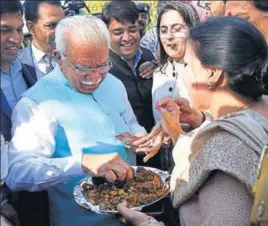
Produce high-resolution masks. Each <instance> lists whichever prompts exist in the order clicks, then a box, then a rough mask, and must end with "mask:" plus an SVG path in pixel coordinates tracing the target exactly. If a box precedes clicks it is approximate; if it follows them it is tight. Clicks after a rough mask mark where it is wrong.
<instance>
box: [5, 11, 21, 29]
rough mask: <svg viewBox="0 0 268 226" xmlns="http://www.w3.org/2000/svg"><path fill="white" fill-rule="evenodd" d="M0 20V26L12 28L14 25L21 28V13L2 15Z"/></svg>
mask: <svg viewBox="0 0 268 226" xmlns="http://www.w3.org/2000/svg"><path fill="white" fill-rule="evenodd" d="M0 18H1V20H0V21H1V26H14V24H15V23H16V26H18V27H20V26H23V20H22V13H21V12H15V13H2V14H1V15H0Z"/></svg>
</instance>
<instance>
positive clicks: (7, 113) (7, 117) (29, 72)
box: [0, 64, 37, 141]
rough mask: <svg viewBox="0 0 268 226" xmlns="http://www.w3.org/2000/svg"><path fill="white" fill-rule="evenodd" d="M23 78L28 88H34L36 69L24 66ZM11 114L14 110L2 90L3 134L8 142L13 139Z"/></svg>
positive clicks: (0, 113) (1, 113) (0, 112)
mask: <svg viewBox="0 0 268 226" xmlns="http://www.w3.org/2000/svg"><path fill="white" fill-rule="evenodd" d="M22 76H23V78H24V79H25V81H26V84H27V86H28V88H30V87H31V86H33V85H34V84H35V82H36V81H37V77H36V73H35V68H34V67H32V66H29V65H26V64H22ZM11 114H12V110H11V108H10V106H9V103H8V101H7V98H6V96H5V94H4V92H3V91H2V89H1V111H0V116H1V132H2V134H3V136H4V138H5V140H6V141H10V139H11Z"/></svg>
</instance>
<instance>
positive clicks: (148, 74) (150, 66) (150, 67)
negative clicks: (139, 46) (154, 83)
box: [139, 61, 158, 79]
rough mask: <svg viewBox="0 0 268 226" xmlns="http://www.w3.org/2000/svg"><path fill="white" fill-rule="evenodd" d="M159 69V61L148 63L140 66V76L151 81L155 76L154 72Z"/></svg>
mask: <svg viewBox="0 0 268 226" xmlns="http://www.w3.org/2000/svg"><path fill="white" fill-rule="evenodd" d="M157 67H158V63H157V61H151V62H150V61H146V62H144V63H143V64H141V65H140V67H139V71H140V76H141V77H143V78H146V79H150V78H152V76H153V73H154V70H155V69H156V68H157Z"/></svg>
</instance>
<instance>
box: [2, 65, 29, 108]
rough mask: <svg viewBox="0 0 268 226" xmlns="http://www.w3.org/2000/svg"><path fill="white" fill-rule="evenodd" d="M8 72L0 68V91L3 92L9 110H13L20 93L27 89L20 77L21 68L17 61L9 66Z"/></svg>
mask: <svg viewBox="0 0 268 226" xmlns="http://www.w3.org/2000/svg"><path fill="white" fill-rule="evenodd" d="M9 67H10V70H9V72H7V71H4V70H3V69H2V68H1V90H2V91H3V92H4V94H5V96H6V98H7V101H8V103H9V105H10V108H11V109H12V110H13V109H14V107H15V105H16V104H17V102H18V100H19V98H20V97H21V95H22V93H23V92H24V91H26V90H27V89H28V87H27V84H26V81H25V80H24V78H23V76H22V70H21V69H22V66H21V63H20V61H19V60H13V61H11V62H10V64H9Z"/></svg>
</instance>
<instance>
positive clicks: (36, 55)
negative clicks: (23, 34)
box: [32, 42, 46, 63]
mask: <svg viewBox="0 0 268 226" xmlns="http://www.w3.org/2000/svg"><path fill="white" fill-rule="evenodd" d="M32 52H33V57H34V60H35V61H36V62H37V63H39V62H40V61H41V60H42V59H43V57H44V55H46V54H45V53H44V52H42V51H41V50H40V49H38V48H37V47H36V46H35V45H34V43H33V42H32Z"/></svg>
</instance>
